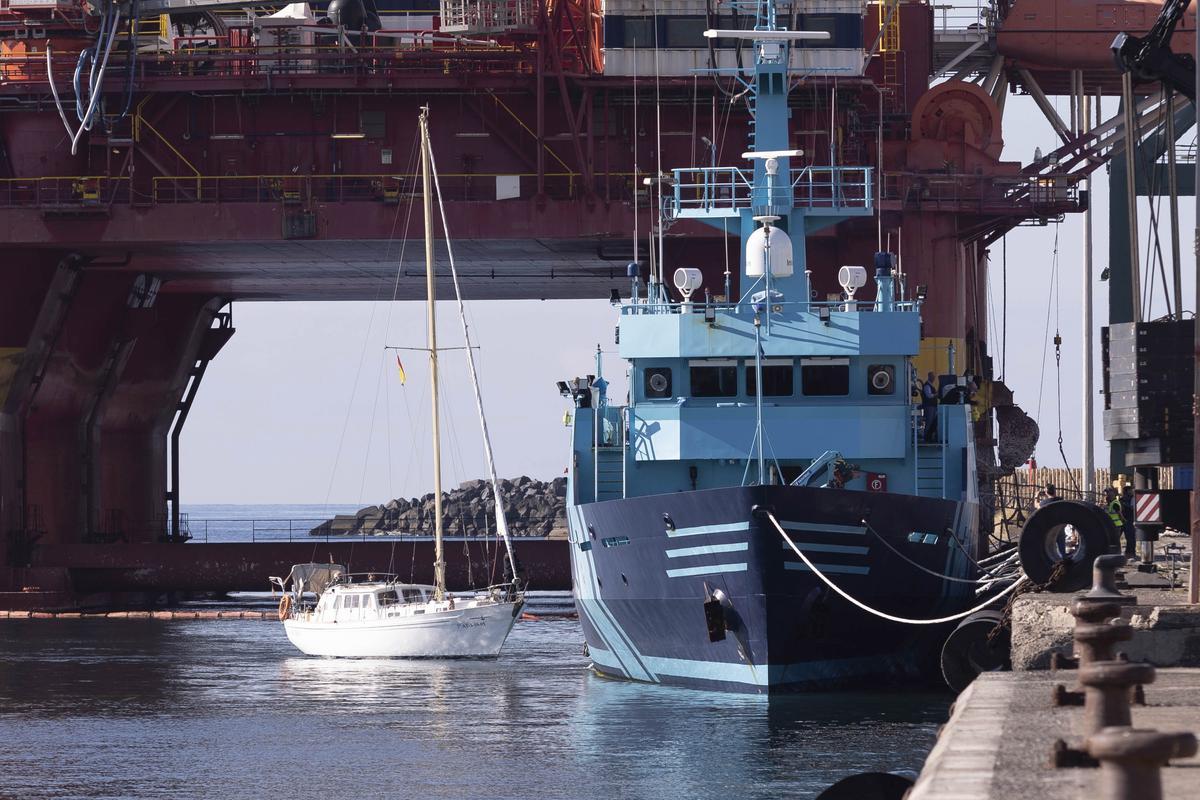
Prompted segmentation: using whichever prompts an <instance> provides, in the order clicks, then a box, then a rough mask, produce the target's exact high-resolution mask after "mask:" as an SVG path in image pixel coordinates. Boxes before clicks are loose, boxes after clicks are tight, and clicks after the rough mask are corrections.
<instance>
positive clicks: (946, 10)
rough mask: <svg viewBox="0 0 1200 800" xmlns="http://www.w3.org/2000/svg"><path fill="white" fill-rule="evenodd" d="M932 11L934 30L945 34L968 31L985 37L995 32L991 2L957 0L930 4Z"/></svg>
mask: <svg viewBox="0 0 1200 800" xmlns="http://www.w3.org/2000/svg"><path fill="white" fill-rule="evenodd" d="M931 8H932V9H933V12H934V31H935V32H936V33H938V34H941V35H945V34H950V33H960V34H961V33H970V34H975V35H977V36H980V37H986V36H989V35H991V34H992V33H994V32H995V28H996V14H995V9H994V8H993V3H992V2H985V0H959V2H956V3H939V4H937V5H934V6H931Z"/></svg>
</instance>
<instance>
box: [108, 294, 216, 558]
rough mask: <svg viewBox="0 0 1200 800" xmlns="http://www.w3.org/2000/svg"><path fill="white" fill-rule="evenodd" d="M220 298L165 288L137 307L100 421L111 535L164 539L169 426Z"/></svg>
mask: <svg viewBox="0 0 1200 800" xmlns="http://www.w3.org/2000/svg"><path fill="white" fill-rule="evenodd" d="M220 304H221V301H220V300H216V299H213V298H211V297H209V296H207V295H192V294H169V293H166V292H164V293H162V294H159V295H158V297H157V300H156V302H154V304H153V306H152V307H151V308H147V309H143V311H144V312H145V315H144V319H142V320H141V321H140V323H139V329H138V332H137V333H138V336H137V346H136V348H134V350H133V354H132V356H131V358H130V359H129V361H128V363H127V365H126V367H125V369H124V371H123V372H122V374H121V378H120V381H119V382H118V383H117V385H116V388H115V389H114V391H113V392H112V396H111V397H110V399H109V401H108V403H107V404H106V407H105V410H104V415H103V417H102V419H101V420H100V425H99V434H100V435H99V440H100V443H101V446H100V448H99V451H98V457H97V460H96V465H97V469H98V471H99V481H98V489H99V506H100V516H101V522H102V527H103V533H104V534H106V535H107V536H109V537H112V536H118V537H119V538H120V539H122V540H125V541H130V542H155V541H161V540H163V539H165V538H167V537H168V533H169V530H170V529H169V527H168V516H167V502H168V500H169V499H170V498H171V493H172V491H173V488H171V487H168V483H167V477H168V468H167V464H168V442H169V437H168V432H169V430H170V428H171V427H172V421H173V420H174V419H175V418H176V415H177V413H179V409H180V398H181V397H183V396H184V393H185V391H186V390H187V389H188V387H189V382H191V381H192V380H193V374H194V365H195V364H196V362H197V359H202V360H203V362H204V363H207V361H208V359H209V358H210V357H211V355H215V352H211V355H210V351H211V350H212V345H211V341H210V340H211V336H210V333H209V331H210V328H211V325H212V322H213V319H214V317H215V316H216V311H217V308H218V307H219V306H220ZM229 330H230V332H232V329H229ZM227 339H228V337H225V339H224V340H222V341H221V344H224V341H225V340H227ZM215 349H218V350H219V349H220V347H219V345H218V346H217V347H216V348H215ZM172 460H173V459H172ZM175 485H177V484H174V483H173V484H172V487H174V486H175Z"/></svg>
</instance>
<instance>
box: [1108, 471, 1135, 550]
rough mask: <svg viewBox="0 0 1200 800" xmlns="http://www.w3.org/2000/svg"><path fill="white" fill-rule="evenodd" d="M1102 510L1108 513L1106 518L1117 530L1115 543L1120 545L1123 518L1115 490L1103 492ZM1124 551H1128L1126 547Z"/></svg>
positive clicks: (1109, 489)
mask: <svg viewBox="0 0 1200 800" xmlns="http://www.w3.org/2000/svg"><path fill="white" fill-rule="evenodd" d="M1104 510H1105V511H1106V512H1108V518H1109V519H1111V520H1112V523H1113V525H1115V526H1116V528H1117V542H1118V543H1120V541H1121V534H1123V533H1125V518H1124V516H1123V515H1122V513H1121V512H1122V509H1121V498H1119V497H1117V490H1116V489H1114V488H1112V487H1111V486H1110V487H1108V488H1107V489H1105V490H1104ZM1125 540H1126V542H1128V541H1129V537H1128V536H1126V537H1125ZM1126 550H1128V545H1126ZM1126 555H1128V553H1126Z"/></svg>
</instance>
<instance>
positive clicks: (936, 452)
mask: <svg viewBox="0 0 1200 800" xmlns="http://www.w3.org/2000/svg"><path fill="white" fill-rule="evenodd" d="M945 453H946V450H945V446H944V445H943V444H941V443H940V442H930V443H928V444H926V443H924V442H921V443H920V444H918V445H917V495H918V496H919V497H945V496H946V458H945Z"/></svg>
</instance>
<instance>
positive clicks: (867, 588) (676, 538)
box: [568, 486, 977, 694]
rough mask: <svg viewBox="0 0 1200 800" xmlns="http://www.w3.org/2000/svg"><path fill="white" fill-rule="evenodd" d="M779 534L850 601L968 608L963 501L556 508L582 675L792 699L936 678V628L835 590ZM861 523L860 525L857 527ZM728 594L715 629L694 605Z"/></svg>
mask: <svg viewBox="0 0 1200 800" xmlns="http://www.w3.org/2000/svg"><path fill="white" fill-rule="evenodd" d="M756 505H760V506H762V507H769V508H771V509H772V510H773V512H774V514H775V516H776V518H777V519H779V520H780V522H781V524H783V526H784V528H785V529H787V531H788V534H789V536H790V537H791V538H792V539H793V540H794V541H795V543H796V545H797V546H798V547H799V548H800V549H801V551H802V552H804V554H805V555H806V556H807V557H808V558H809V560H811V561H812V562H813V563H814V565H816V566H817V568H818V569H820V570H821V571H822V572H823V573H824V574H826V575H827V576H828V577H829V578H830V579H831V580H833V581H834V582H835V583H837V585H838V586H839V587H841V588H842V589H844V590H845V591H846V592H847V593H849V594H850V595H851V596H853V597H855V598H857V599H858V600H860V601H862V602H863V603H865V604H867V605H868V606H871V607H873V608H876V609H878V610H880V611H883V612H886V613H889V614H893V615H896V616H902V617H908V618H935V617H941V616H946V615H948V614H952V613H954V612H957V611H960V610H963V609H966V608H968V607H969V606H970V605H972V603H973V600H974V592H973V591H972V588H973V587H972V586H971V585H969V584H964V583H957V584H956V583H950V582H946V581H943V580H941V579H939V578H936V577H933V576H931V575H928V574H926V573H923V572H921V571H920V570H918V569H917V568H915V567H914V566H912V564H909V563H906V562H905V561H904V560H903V559H902V558H900V557H898V556H897V555H895V554H894V553H893V552H891V551H890V550H889V549H888V548H887V547H886V546H885V545H884V544H882V543H881V541H880V538H881V537H882V538H885V539H886V540H887V541H888V542H889V543H890V544H891V545H892V546H893V547H895V548H896V549H897V550H899V551H900V552H902V553H904V554H905V555H906V556H907V557H909V558H910V559H912V560H913V561H915V562H917V563H919V564H921V565H923V566H925V567H926V568H928V569H930V570H932V571H933V572H936V573H939V574H944V575H951V576H955V577H960V578H968V577H971V574H972V573H971V569H972V566H971V561H970V559H969V558H968V555H967V554H968V553H970V554H971V556H972V557H973V556H975V555H976V536H977V522H976V506H975V504H973V503H956V502H952V501H947V500H939V499H935V498H928V497H916V496H912V495H901V494H889V493H874V492H855V491H839V490H833V489H816V488H805V487H792V486H748V487H731V488H725V489H711V490H704V491H694V492H680V493H675V494H662V495H651V496H647V497H637V498H630V499H624V500H610V501H606V502H600V503H589V504H586V505H575V506H569V507H568V521H569V523H570V529H571V565H572V571H573V577H574V584H575V599H576V604H577V606H578V608H579V616H580V621H581V623H582V625H583V629H584V633H585V636H586V638H587V643H588V648H589V652H590V654H591V657H592V660H593V665H594V668H595V669H596V671H597V672H599V673H601V674H604V675H608V676H611V677H617V678H627V679H631V680H640V681H649V682H654V683H663V684H670V685H676V686H689V687H697V688H706V689H717V690H726V691H738V692H754V693H764V694H765V693H775V692H794V691H806V690H816V689H827V688H837V687H850V686H856V685H858V686H861V685H870V686H878V685H879V684H880V683H884V682H889V683H905V684H913V683H917V682H920V681H922V680H930V681H933V680H935V679H936V678H937V675H938V673H937V669H936V663H937V660H936V656H937V653H938V650H939V648H940V646H941V642H942V639H943V638H944V637H945V635H946V633H947V626H913V625H903V624H898V623H895V622H890V621H886V620H883V619H881V618H879V617H877V616H874V615H872V614H869V613H867V612H864V611H862V610H860V609H858V608H856V607H854V606H853V605H852V604H850V603H849V602H847V601H845V600H844V599H842V598H841V597H838V596H837V595H836V594H835V593H834V592H833V591H832V590H831V589H830V588H829V587H828V586H826V585H825V584H824V583H823V582H822V581H821V580H820V579H819V578H818V577H817V576H816V575H815V574H813V573H812V572H811V571H810V570H809V569H808V568H807V567H806V566H805V565H804V564H803V563H802V562H801V560H800V559H799V558H797V556H796V554H795V553H794V552H793V551H792V550H791V549H790V547H789V546H788V545H787V544H786V542H784V540H783V538H782V537H781V536H780V534H779V532H778V531H777V530H776V529H775V528H774V526H773V525H772V524H771V522H770V521H769V520H768V519H766V518H764V517H762V516H760V515H756V514H754V513H752V509H753V508H754V507H755V506H756ZM864 518H865V519H866V520H867V522H868V525H869V526H868V525H864V524H863V520H864ZM715 590H720V591H721V592H723V593H724V595H725V596H726V597H727V598H728V600H727V602H726V603H725V611H724V614H723V616H724V618H725V619H726V625H725V627H726V628H727V631H726V633H725V638H724V639H722V640H719V641H711V640H710V631H709V628H710V626H709V623H708V621H706V617H705V610H704V602H705V600H706V598H708V597H711V596H712V593H713V592H714V591H715Z"/></svg>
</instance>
